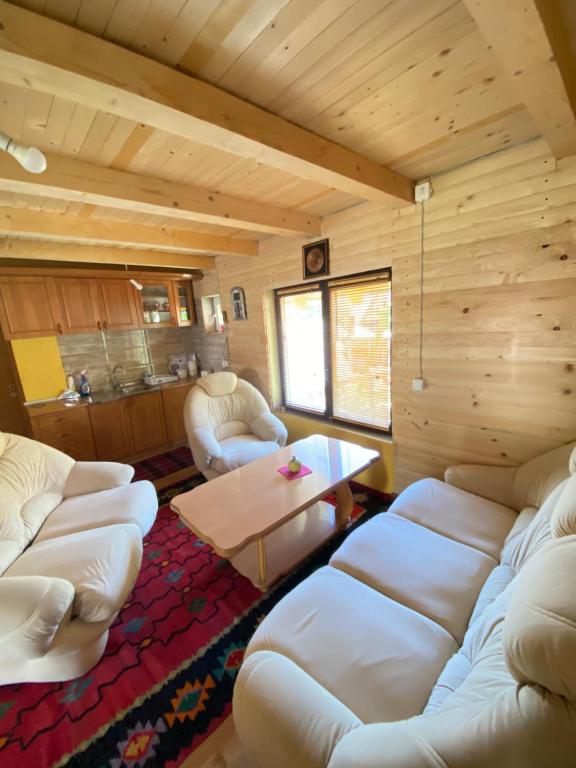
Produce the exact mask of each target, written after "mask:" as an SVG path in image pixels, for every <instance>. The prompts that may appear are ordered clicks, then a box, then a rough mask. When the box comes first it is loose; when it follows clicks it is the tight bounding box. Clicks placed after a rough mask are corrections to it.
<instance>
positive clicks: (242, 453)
mask: <svg viewBox="0 0 576 768" xmlns="http://www.w3.org/2000/svg"><path fill="white" fill-rule="evenodd" d="M220 446H221V448H222V456H219V457H218V458H217V459H216V460H215V461H214V462H212V465H211V468H212V469H215V470H216V471H217V472H221V473H222V474H224V473H225V472H231V471H232V470H233V469H238V468H239V467H243V466H244V464H249V463H250V462H251V461H255V460H256V459H260V458H262V456H268V454H270V453H274V451H277V450H278V449H279V445H278V443H273V442H272V441H271V440H260V438H259V437H256V435H241V436H240V437H229V438H227V439H226V440H222V441H221V443H220Z"/></svg>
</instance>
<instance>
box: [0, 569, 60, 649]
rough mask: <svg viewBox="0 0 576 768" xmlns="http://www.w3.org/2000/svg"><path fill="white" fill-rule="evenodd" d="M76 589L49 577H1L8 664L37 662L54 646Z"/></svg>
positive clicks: (0, 642) (0, 640)
mask: <svg viewBox="0 0 576 768" xmlns="http://www.w3.org/2000/svg"><path fill="white" fill-rule="evenodd" d="M73 600H74V587H73V586H72V584H71V583H70V582H69V581H66V579H58V578H49V577H48V576H2V578H0V617H1V619H0V657H1V658H2V660H3V661H4V662H6V661H8V660H10V661H11V660H14V662H18V661H24V660H28V659H35V658H38V657H39V656H43V655H44V654H45V653H46V652H47V651H48V650H49V649H50V646H51V645H52V641H53V640H54V636H55V635H56V632H57V630H58V627H59V626H60V624H61V623H62V620H63V619H64V617H65V616H66V614H67V612H68V611H69V610H70V608H71V606H72V601H73Z"/></svg>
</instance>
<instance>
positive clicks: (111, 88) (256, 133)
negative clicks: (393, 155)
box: [0, 0, 414, 205]
mask: <svg viewBox="0 0 576 768" xmlns="http://www.w3.org/2000/svg"><path fill="white" fill-rule="evenodd" d="M0 78H1V80H2V81H4V82H8V83H12V84H15V85H19V86H24V87H27V88H32V89H34V90H38V91H42V92H45V93H50V94H52V95H54V96H59V97H61V98H64V99H67V100H68V101H70V100H72V101H76V102H79V103H81V104H84V105H87V106H90V107H93V108H96V109H101V110H103V111H105V112H109V113H112V114H114V115H119V116H121V117H125V118H128V119H130V120H137V121H139V122H141V123H144V124H145V125H149V126H151V127H153V128H157V129H159V130H162V131H167V132H168V133H172V134H176V135H178V136H183V137H186V138H188V139H191V140H193V141H196V142H199V143H201V144H204V145H206V146H209V147H214V148H216V149H219V150H223V151H225V152H230V153H232V154H235V155H238V156H240V157H245V158H252V159H254V160H256V161H258V162H259V163H262V164H263V165H267V166H270V167H273V168H277V169H280V170H282V171H285V172H287V173H290V174H292V175H294V176H299V177H301V178H305V179H308V180H309V181H313V182H316V183H318V184H322V185H323V186H326V187H333V188H334V189H337V190H339V191H341V192H346V193H348V194H350V195H355V196H357V197H361V198H364V199H370V200H376V201H379V202H388V203H390V202H393V203H395V204H396V205H397V204H399V203H401V204H408V203H411V202H413V200H414V185H413V183H412V182H411V181H410V180H409V179H407V178H405V177H404V176H401V175H400V174H397V173H394V172H393V171H391V170H390V169H388V168H385V167H384V166H381V165H379V164H378V163H376V162H374V161H372V160H370V159H368V158H366V157H363V156H362V155H359V154H358V153H356V152H353V151H352V150H350V149H347V148H345V147H342V146H341V145H339V144H336V143H335V142H332V141H329V140H328V139H324V138H322V137H321V136H318V135H316V134H314V133H312V132H311V131H308V130H306V129H304V128H301V127H299V126H297V125H295V124H294V123H290V122H289V121H287V120H284V119H283V118H281V117H278V116H277V115H273V114H271V113H270V112H267V111H266V110H264V109H261V108H260V107H256V106H254V105H253V104H250V103H249V102H247V101H244V100H242V99H239V98H237V97H236V96H233V95H231V94H229V93H226V92H225V91H223V90H221V89H219V88H216V87H215V86H213V85H210V84H208V83H204V82H202V81H201V80H199V79H197V78H194V77H190V76H189V75H186V74H184V73H182V72H178V71H176V70H174V69H171V68H170V67H167V66H165V65H164V64H160V63H159V62H156V61H153V60H152V59H148V58H146V57H145V56H141V55H139V54H137V53H134V52H132V51H129V50H127V49H125V48H122V47H120V46H118V45H115V44H113V43H109V42H107V41H105V40H102V39H100V38H98V37H94V36H92V35H89V34H87V33H85V32H82V31H80V30H78V29H75V28H74V27H69V26H67V25H65V24H61V23H60V22H57V21H53V20H51V19H48V18H46V17H43V16H39V15H37V14H35V13H32V12H31V11H27V10H25V9H23V8H19V7H17V6H15V5H11V4H10V3H7V2H4V0H0Z"/></svg>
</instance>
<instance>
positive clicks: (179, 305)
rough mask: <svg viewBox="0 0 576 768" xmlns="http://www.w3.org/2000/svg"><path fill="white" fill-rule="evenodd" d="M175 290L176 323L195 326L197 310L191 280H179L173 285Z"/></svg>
mask: <svg viewBox="0 0 576 768" xmlns="http://www.w3.org/2000/svg"><path fill="white" fill-rule="evenodd" d="M172 287H173V289H174V305H175V307H176V322H177V323H178V325H195V324H196V309H195V307H194V291H193V288H192V282H191V281H190V280H179V281H177V282H174V283H173V284H172Z"/></svg>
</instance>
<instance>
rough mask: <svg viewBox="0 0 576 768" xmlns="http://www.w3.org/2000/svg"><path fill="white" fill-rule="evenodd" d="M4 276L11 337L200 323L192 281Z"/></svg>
mask: <svg viewBox="0 0 576 768" xmlns="http://www.w3.org/2000/svg"><path fill="white" fill-rule="evenodd" d="M93 275H94V273H92V274H88V275H78V276H74V275H71V274H70V273H68V274H66V275H57V274H56V273H55V276H54V277H52V276H51V275H50V276H48V275H28V274H14V270H13V271H12V272H10V273H9V274H0V326H1V327H2V331H3V334H4V337H5V338H6V339H27V338H33V337H39V336H59V335H61V334H67V333H93V332H95V331H99V330H103V331H134V330H138V329H139V328H175V327H177V326H187V325H192V324H194V323H196V313H195V308H194V294H193V288H192V281H191V280H175V279H170V278H168V277H157V278H147V277H142V276H140V275H139V276H138V277H139V281H140V282H141V283H142V286H143V289H142V291H138V290H136V288H135V287H134V286H133V285H132V284H131V283H130V280H129V277H122V278H120V277H118V278H114V277H98V276H93Z"/></svg>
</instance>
